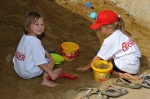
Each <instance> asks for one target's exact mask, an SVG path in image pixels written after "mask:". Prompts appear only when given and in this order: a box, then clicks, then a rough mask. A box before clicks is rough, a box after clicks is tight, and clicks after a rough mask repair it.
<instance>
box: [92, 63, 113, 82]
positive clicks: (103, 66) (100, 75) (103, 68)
mask: <svg viewBox="0 0 150 99" xmlns="http://www.w3.org/2000/svg"><path fill="white" fill-rule="evenodd" d="M91 66H92V69H93V75H94V80H95V81H98V82H103V81H105V80H107V79H109V77H110V71H111V70H112V68H113V65H112V64H111V63H108V62H107V61H105V60H97V61H94V62H93V63H92V64H91Z"/></svg>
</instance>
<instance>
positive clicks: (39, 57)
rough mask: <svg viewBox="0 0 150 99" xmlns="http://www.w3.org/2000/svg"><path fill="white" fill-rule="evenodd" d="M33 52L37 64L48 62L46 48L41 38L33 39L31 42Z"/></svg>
mask: <svg viewBox="0 0 150 99" xmlns="http://www.w3.org/2000/svg"><path fill="white" fill-rule="evenodd" d="M31 48H32V51H31V54H32V58H33V61H34V63H35V65H41V64H45V63H47V60H46V58H45V49H44V47H43V46H42V44H41V41H40V40H33V41H32V42H31Z"/></svg>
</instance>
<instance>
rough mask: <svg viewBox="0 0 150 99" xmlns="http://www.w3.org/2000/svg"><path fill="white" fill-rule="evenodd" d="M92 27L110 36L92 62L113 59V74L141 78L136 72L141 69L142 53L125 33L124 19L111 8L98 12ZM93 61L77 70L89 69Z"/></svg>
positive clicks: (133, 78) (129, 78)
mask: <svg viewBox="0 0 150 99" xmlns="http://www.w3.org/2000/svg"><path fill="white" fill-rule="evenodd" d="M91 28H92V29H93V30H96V29H99V30H100V31H101V32H102V33H103V34H105V35H107V36H108V37H107V38H106V39H105V40H104V42H103V44H102V46H101V48H100V50H99V52H98V53H97V55H96V56H95V57H94V58H93V59H92V62H93V61H96V60H100V59H103V60H107V61H111V62H112V64H113V71H112V73H113V74H115V75H117V76H119V77H121V78H125V79H128V80H139V79H140V77H139V76H138V75H134V74H137V73H138V71H139V68H140V60H139V58H140V57H141V53H140V51H139V49H138V47H137V45H136V43H135V42H134V41H132V40H131V39H130V38H129V37H128V36H127V35H125V28H124V23H123V19H122V18H121V17H119V16H118V15H117V14H116V13H114V12H113V11H111V10H104V11H102V12H100V13H99V14H98V17H97V20H96V22H95V23H94V24H93V25H92V26H91ZM92 62H90V63H89V64H88V65H86V66H83V67H79V68H77V69H76V70H77V71H80V70H88V69H90V68H91V63H92Z"/></svg>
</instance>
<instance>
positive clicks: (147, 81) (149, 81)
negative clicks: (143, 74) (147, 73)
mask: <svg viewBox="0 0 150 99" xmlns="http://www.w3.org/2000/svg"><path fill="white" fill-rule="evenodd" d="M141 86H142V87H144V88H148V89H150V79H144V80H143V81H142V83H141Z"/></svg>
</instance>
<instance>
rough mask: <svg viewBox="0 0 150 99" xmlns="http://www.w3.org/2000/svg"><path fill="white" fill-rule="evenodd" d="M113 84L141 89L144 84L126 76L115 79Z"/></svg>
mask: <svg viewBox="0 0 150 99" xmlns="http://www.w3.org/2000/svg"><path fill="white" fill-rule="evenodd" d="M113 84H114V85H117V86H121V87H127V88H132V89H140V88H141V87H142V86H141V85H140V84H138V83H132V82H130V81H129V80H127V79H124V78H118V79H115V80H113Z"/></svg>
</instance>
